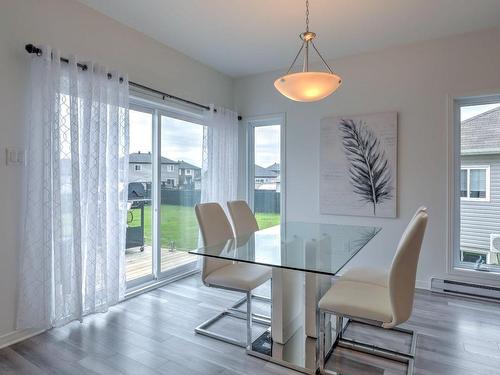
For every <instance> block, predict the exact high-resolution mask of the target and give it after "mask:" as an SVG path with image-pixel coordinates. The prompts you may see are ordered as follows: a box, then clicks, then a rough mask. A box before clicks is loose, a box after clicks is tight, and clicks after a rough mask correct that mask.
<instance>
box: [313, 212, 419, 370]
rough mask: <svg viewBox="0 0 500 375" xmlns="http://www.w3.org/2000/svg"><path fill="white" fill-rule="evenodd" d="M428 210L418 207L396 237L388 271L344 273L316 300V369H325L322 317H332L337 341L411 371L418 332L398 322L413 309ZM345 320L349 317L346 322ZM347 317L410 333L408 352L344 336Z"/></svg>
mask: <svg viewBox="0 0 500 375" xmlns="http://www.w3.org/2000/svg"><path fill="white" fill-rule="evenodd" d="M427 220H428V214H427V210H426V208H425V207H420V208H419V209H418V210H417V212H416V213H415V215H414V216H413V218H412V219H411V221H410V223H409V224H408V226H407V228H406V230H405V231H404V232H403V235H402V237H401V240H400V241H399V244H398V247H397V250H396V254H395V256H394V259H393V261H392V264H391V267H390V269H389V272H384V271H382V270H378V269H374V268H368V267H361V268H353V269H352V270H350V271H348V272H346V273H345V274H344V275H342V276H341V277H340V278H339V279H338V280H337V281H336V282H335V283H334V285H333V286H332V287H331V288H330V289H329V290H328V292H327V293H326V294H325V295H324V296H323V297H322V298H321V300H320V301H319V304H318V307H319V319H320V323H319V330H320V332H319V340H320V341H319V354H318V355H319V368H320V373H321V374H324V373H327V374H328V373H330V372H329V371H327V370H326V369H325V360H326V358H325V322H326V316H327V315H334V316H336V330H337V331H336V334H337V345H338V346H341V347H345V348H348V349H352V350H355V351H361V352H364V353H368V354H373V355H376V356H379V357H383V358H387V359H392V360H396V361H399V362H403V363H406V364H407V374H413V367H414V358H415V349H416V343H417V335H416V333H415V332H413V331H412V330H407V329H403V328H400V327H398V326H399V325H400V324H402V323H404V322H406V321H407V320H408V319H409V317H410V315H411V312H412V309H413V299H414V293H415V279H416V273H417V265H418V258H419V255H420V249H421V246H422V241H423V238H424V233H425V228H426V226H427ZM344 319H347V323H346V325H344ZM351 321H354V322H358V323H362V324H369V325H374V326H378V327H382V328H385V329H392V330H395V331H399V332H403V333H406V334H409V335H410V336H411V344H410V350H409V351H408V352H404V351H397V350H391V349H387V348H382V347H379V346H375V345H372V344H370V343H365V342H360V341H358V340H352V339H348V338H346V337H344V332H345V330H346V328H347V326H348V325H349V323H350V322H351Z"/></svg>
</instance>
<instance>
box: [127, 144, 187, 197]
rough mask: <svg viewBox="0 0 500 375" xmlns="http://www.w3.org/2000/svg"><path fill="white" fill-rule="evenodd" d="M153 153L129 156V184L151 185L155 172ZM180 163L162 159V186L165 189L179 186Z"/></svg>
mask: <svg viewBox="0 0 500 375" xmlns="http://www.w3.org/2000/svg"><path fill="white" fill-rule="evenodd" d="M151 162H152V160H151V153H141V152H134V153H132V154H130V155H129V175H128V180H129V182H145V183H151V181H152V178H153V170H152V165H151ZM178 166H179V162H176V161H174V160H171V159H168V158H165V157H163V156H162V157H161V184H162V187H164V188H172V189H173V188H176V187H177V186H178V185H179V172H178V170H179V167H178Z"/></svg>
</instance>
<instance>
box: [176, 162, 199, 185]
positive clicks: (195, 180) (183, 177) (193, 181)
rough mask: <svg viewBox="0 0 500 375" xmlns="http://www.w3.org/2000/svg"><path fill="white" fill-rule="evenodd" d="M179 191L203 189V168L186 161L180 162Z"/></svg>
mask: <svg viewBox="0 0 500 375" xmlns="http://www.w3.org/2000/svg"><path fill="white" fill-rule="evenodd" d="M178 175H179V189H184V190H199V189H201V168H200V167H197V166H196V165H193V164H190V163H188V162H186V161H184V160H179V161H178Z"/></svg>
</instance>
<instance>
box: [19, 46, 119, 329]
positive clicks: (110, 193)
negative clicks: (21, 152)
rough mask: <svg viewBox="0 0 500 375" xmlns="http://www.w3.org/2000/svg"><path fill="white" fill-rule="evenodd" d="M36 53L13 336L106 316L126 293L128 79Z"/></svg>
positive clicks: (55, 54)
mask: <svg viewBox="0 0 500 375" xmlns="http://www.w3.org/2000/svg"><path fill="white" fill-rule="evenodd" d="M42 50H43V53H42V56H41V57H36V56H35V57H33V59H32V63H31V94H30V97H31V108H29V111H30V113H29V126H28V130H29V132H28V134H27V153H26V158H27V167H26V171H27V175H26V188H27V189H26V200H25V202H26V203H25V204H26V207H25V216H24V218H25V221H24V228H23V239H22V250H21V254H20V279H19V287H20V288H19V290H20V294H19V299H18V301H19V305H18V316H17V326H18V328H19V329H21V328H48V327H52V326H58V325H62V324H65V323H67V322H69V321H71V320H75V319H81V318H82V317H83V316H84V315H86V314H90V313H93V312H100V311H105V310H106V309H107V308H108V306H110V305H113V304H115V303H117V302H118V301H119V300H120V299H121V298H122V297H123V295H124V292H125V272H124V267H125V265H124V249H125V231H126V209H127V206H126V203H127V189H126V181H127V171H128V95H129V94H128V80H127V78H126V77H124V79H123V82H121V83H120V82H119V79H118V77H119V74H118V73H117V72H112V79H108V76H107V70H106V68H105V67H103V66H99V65H97V64H92V63H88V64H87V66H88V69H87V70H82V69H79V68H78V67H77V65H76V59H75V58H74V57H70V62H69V64H65V63H61V62H60V59H59V53H58V51H55V50H51V49H50V48H49V47H43V48H42ZM51 54H52V55H53V58H51Z"/></svg>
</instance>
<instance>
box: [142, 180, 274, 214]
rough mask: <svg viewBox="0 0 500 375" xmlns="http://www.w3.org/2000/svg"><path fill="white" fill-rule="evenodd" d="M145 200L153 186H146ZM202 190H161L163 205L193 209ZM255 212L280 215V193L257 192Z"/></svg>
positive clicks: (149, 196) (269, 191) (199, 198)
mask: <svg viewBox="0 0 500 375" xmlns="http://www.w3.org/2000/svg"><path fill="white" fill-rule="evenodd" d="M144 198H151V184H150V183H148V184H146V186H145V192H144ZM200 200H201V190H181V189H168V188H162V189H161V204H171V205H173V206H187V207H193V206H194V205H195V204H198V203H200ZM254 207H255V212H264V213H279V212H280V193H279V192H276V191H273V190H255V195H254Z"/></svg>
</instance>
